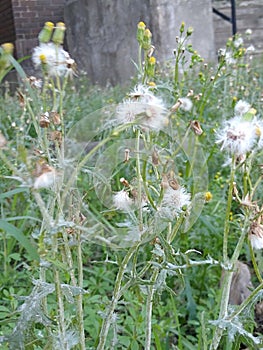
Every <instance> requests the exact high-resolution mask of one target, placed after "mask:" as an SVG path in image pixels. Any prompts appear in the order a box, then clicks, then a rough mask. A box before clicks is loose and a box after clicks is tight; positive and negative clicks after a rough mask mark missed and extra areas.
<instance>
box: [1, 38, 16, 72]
mask: <svg viewBox="0 0 263 350" xmlns="http://www.w3.org/2000/svg"><path fill="white" fill-rule="evenodd" d="M0 52H1V56H0V70H4V69H6V68H8V67H10V65H11V64H10V56H12V54H13V52H14V45H13V44H12V43H5V44H2V45H1V51H0Z"/></svg>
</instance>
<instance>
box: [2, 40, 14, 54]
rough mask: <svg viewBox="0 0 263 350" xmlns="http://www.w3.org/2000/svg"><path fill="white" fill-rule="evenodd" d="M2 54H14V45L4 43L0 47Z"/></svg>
mask: <svg viewBox="0 0 263 350" xmlns="http://www.w3.org/2000/svg"><path fill="white" fill-rule="evenodd" d="M1 47H2V49H3V53H5V54H7V55H12V54H13V52H14V45H13V44H12V43H5V44H2V45H1Z"/></svg>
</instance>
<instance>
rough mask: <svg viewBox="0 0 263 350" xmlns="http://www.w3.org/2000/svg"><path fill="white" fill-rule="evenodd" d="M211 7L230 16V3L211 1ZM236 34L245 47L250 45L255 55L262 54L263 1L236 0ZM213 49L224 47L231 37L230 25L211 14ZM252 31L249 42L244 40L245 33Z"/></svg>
mask: <svg viewBox="0 0 263 350" xmlns="http://www.w3.org/2000/svg"><path fill="white" fill-rule="evenodd" d="M213 6H214V7H215V8H216V9H218V10H219V11H221V12H223V13H224V14H226V15H227V16H231V6H230V1H218V0H217V1H215V0H214V1H213ZM236 16H237V32H238V33H240V34H242V36H243V38H244V39H245V45H246V46H248V45H250V44H252V45H253V46H254V47H255V49H256V51H255V53H256V54H262V53H263V0H247V1H242V0H236ZM213 19H214V32H215V47H216V49H217V50H218V49H219V48H221V47H224V46H225V44H226V41H227V39H228V38H229V37H231V35H232V25H231V23H229V22H226V21H224V20H223V19H221V18H220V17H218V16H217V15H215V14H213ZM247 29H252V35H251V37H250V40H249V41H248V40H246V35H245V31H246V30H247Z"/></svg>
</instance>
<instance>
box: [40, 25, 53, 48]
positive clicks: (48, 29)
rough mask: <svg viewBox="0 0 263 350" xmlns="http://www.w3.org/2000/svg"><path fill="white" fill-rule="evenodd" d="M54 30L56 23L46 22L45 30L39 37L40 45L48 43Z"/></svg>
mask: <svg viewBox="0 0 263 350" xmlns="http://www.w3.org/2000/svg"><path fill="white" fill-rule="evenodd" d="M53 28H54V23H52V22H46V23H45V25H44V28H43V29H42V30H41V32H40V33H39V35H38V40H39V42H40V43H48V42H49V40H50V38H51V35H52V32H53Z"/></svg>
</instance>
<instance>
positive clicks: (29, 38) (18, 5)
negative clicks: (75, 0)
mask: <svg viewBox="0 0 263 350" xmlns="http://www.w3.org/2000/svg"><path fill="white" fill-rule="evenodd" d="M64 3H65V0H12V8H13V16H14V27H15V35H16V40H15V46H16V53H17V57H24V56H27V55H31V53H32V48H33V47H35V46H36V45H37V44H38V40H37V36H38V33H39V32H40V30H41V28H42V27H43V25H44V23H45V22H47V21H51V22H54V23H56V22H59V21H63V19H64Z"/></svg>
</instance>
